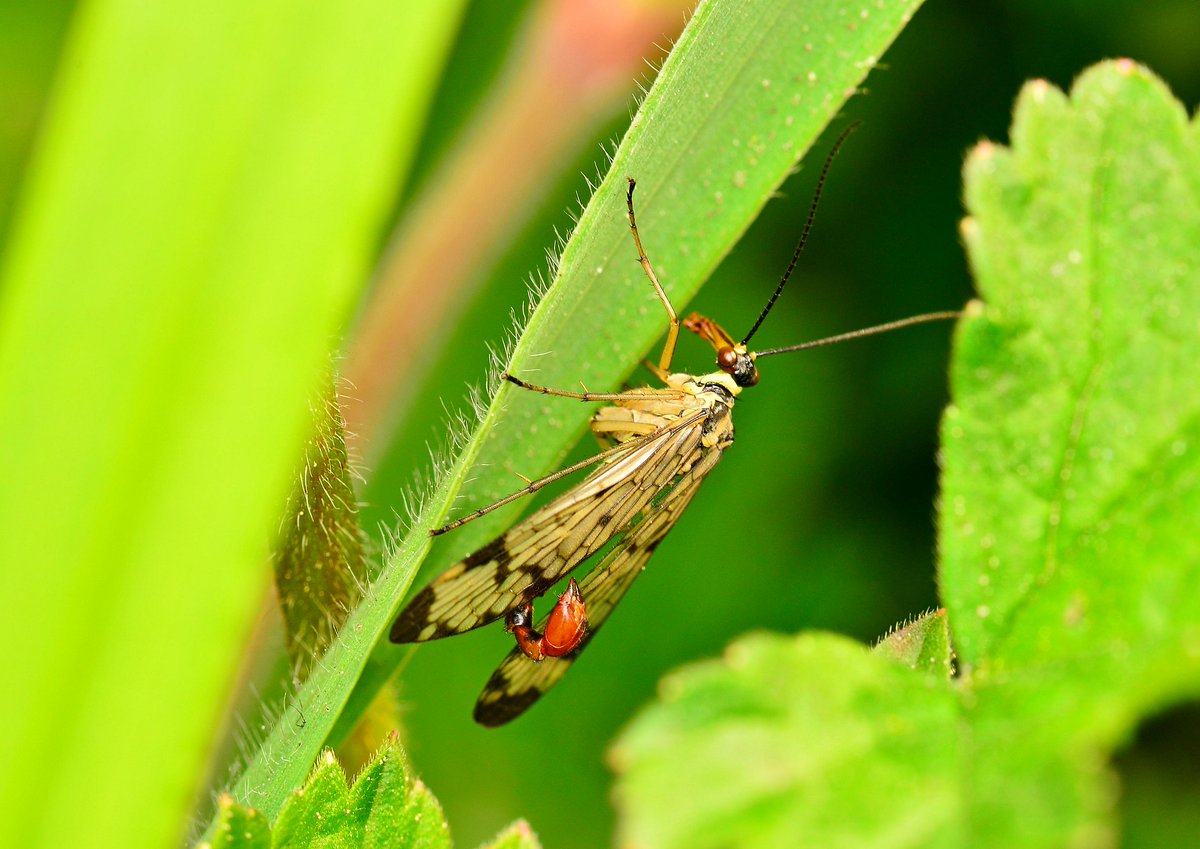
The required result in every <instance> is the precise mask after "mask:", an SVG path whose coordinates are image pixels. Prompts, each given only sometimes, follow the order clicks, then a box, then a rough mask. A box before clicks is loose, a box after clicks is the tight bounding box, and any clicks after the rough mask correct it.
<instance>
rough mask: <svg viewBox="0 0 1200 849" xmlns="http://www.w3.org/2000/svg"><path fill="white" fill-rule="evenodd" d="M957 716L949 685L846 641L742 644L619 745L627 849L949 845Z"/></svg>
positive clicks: (684, 682) (615, 755)
mask: <svg viewBox="0 0 1200 849" xmlns="http://www.w3.org/2000/svg"><path fill="white" fill-rule="evenodd" d="M957 711H958V707H957V704H956V700H955V698H954V694H953V692H952V690H951V687H950V684H949V682H948V681H946V680H945V679H943V680H941V681H940V682H939V681H935V680H933V679H930V678H927V677H926V676H924V675H922V674H919V673H916V672H914V671H913V670H911V669H906V668H905V667H904V666H903V665H901V664H898V663H894V662H892V661H890V660H888V659H886V658H884V657H881V656H879V655H874V654H872V653H871V652H869V651H868V650H867V649H866V648H865V647H863V646H862V645H860V644H857V643H854V642H852V641H850V640H847V639H845V638H841V637H835V636H832V635H826V634H811V635H806V636H803V637H799V638H787V637H782V636H775V635H756V636H751V637H747V638H744V639H742V640H739V641H737V642H736V643H734V644H732V645H731V646H730V647H729V649H728V650H727V651H726V654H725V657H724V658H723V659H722V660H721V661H712V662H708V663H704V664H697V665H696V666H693V667H685V668H684V669H683V670H682V671H680V672H679V673H676V674H675V675H673V676H672V677H670V678H667V679H666V680H665V681H664V682H663V684H662V698H661V701H660V702H659V703H657V704H656V705H654V706H653V707H652V708H649V709H648V710H646V711H645V712H644V713H643V714H641V715H640V716H639V717H638V719H637V721H636V722H635V723H634V724H633V725H632V726H631V727H630V728H629V730H628V731H627V732H626V733H625V734H624V735H622V737H621V739H620V741H619V743H618V744H617V746H616V748H614V750H613V752H612V762H613V764H614V767H615V768H616V769H617V771H618V772H619V773H621V780H620V782H619V783H618V785H617V791H616V792H617V802H618V806H619V807H620V808H621V809H622V812H623V821H622V823H621V828H620V831H619V839H618V842H619V843H621V844H622V845H638V846H656V847H672V846H679V847H684V846H686V847H692V849H704V847H749V846H753V847H780V849H793V848H794V847H796V846H809V845H811V846H914V847H915V846H922V847H929V846H939V845H948V844H947V843H946V842H945V841H944V839H942V838H941V837H940V836H939V835H942V834H943V833H944V832H945V830H946V827H947V825H949V824H950V823H952V822H953V821H954V820H955V819H956V818H957V816H958V805H959V801H958V798H957V794H958V788H957V787H956V781H955V778H954V776H955V770H956V768H957V764H958V750H959V746H960V743H959V742H958V740H957V739H956V736H955V735H954V734H951V733H947V731H948V729H952V728H953V727H954V723H955V721H956V716H957Z"/></svg>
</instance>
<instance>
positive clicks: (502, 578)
mask: <svg viewBox="0 0 1200 849" xmlns="http://www.w3.org/2000/svg"><path fill="white" fill-rule="evenodd" d="M691 413H692V414H691V415H689V416H686V417H684V418H682V419H680V420H678V421H677V422H676V423H675V424H673V425H671V426H670V427H666V428H663V429H661V430H660V431H658V432H657V433H656V434H655V435H654V436H653V438H651V439H649V440H646V441H644V442H641V443H638V444H637V445H636V446H632V447H631V448H630V449H629V452H628V453H626V454H622V455H620V456H619V457H618V458H616V459H613V460H610V461H609V462H608V463H606V464H605V465H603V466H601V467H600V468H598V469H597V470H596V471H595V472H593V473H592V474H591V475H590V476H588V477H587V478H586V479H584V480H583V481H582V482H581V483H580V484H579V486H577V487H575V488H574V489H572V490H570V491H569V492H566V493H564V494H563V495H562V496H560V497H559V498H557V499H555V500H554V501H552V502H551V503H550V504H548V505H546V506H545V507H543V508H542V509H540V510H538V511H537V512H536V513H533V514H532V515H531V516H529V518H527V519H525V520H524V521H522V522H521V523H519V524H518V525H516V526H514V527H513V528H512V529H511V530H509V531H508V532H507V533H505V534H502V535H500V536H498V537H496V539H494V540H492V541H491V542H490V543H488V544H487V545H485V546H483V548H481V549H479V550H478V551H476V552H475V553H474V554H472V555H470V556H469V557H467V558H466V559H465V560H462V561H460V562H459V563H456V564H455V565H454V566H451V567H450V568H449V569H447V570H446V571H445V572H444V573H442V575H441V576H440V577H438V578H437V579H436V580H435V581H433V582H432V583H431V584H429V585H428V586H427V587H425V588H424V589H423V590H421V592H419V593H417V595H416V596H414V597H413V599H412V601H410V602H409V604H408V606H407V607H406V608H405V609H404V610H403V611H402V612H401V614H400V617H399V618H398V619H397V620H396V622H395V624H394V625H393V626H392V632H391V640H392V642H395V643H411V642H421V641H424V640H436V639H440V638H442V637H449V636H452V635H454V634H461V633H463V632H464V631H470V630H472V629H474V628H478V627H480V626H482V625H486V624H488V623H489V622H494V621H495V620H497V619H500V618H501V617H503V616H504V615H505V614H506V613H508V612H509V611H510V610H513V609H514V608H516V607H518V606H520V605H522V604H524V603H525V602H527V601H532V600H534V599H536V598H538V597H539V596H541V595H542V594H544V593H545V592H546V591H547V590H549V589H550V588H551V587H552V586H554V584H555V583H557V582H558V580H559V579H560V578H562V577H563V576H564V575H566V574H567V573H568V572H570V571H571V570H572V569H574V568H575V567H576V566H578V565H579V564H580V563H582V562H583V561H584V560H586V559H587V558H588V557H590V556H591V555H593V554H595V553H596V552H597V551H599V550H600V549H601V548H603V547H604V545H605V544H606V543H607V542H608V541H609V540H610V539H612V537H613V536H614V535H616V534H618V533H620V532H621V531H623V530H624V529H625V528H627V527H628V526H629V525H630V523H632V522H633V520H634V519H635V518H636V517H637V516H638V515H639V514H640V513H641V512H642V511H643V510H645V509H646V507H647V506H648V505H649V504H650V503H651V502H652V501H653V500H654V498H655V496H657V495H658V493H659V492H661V491H662V490H663V489H664V488H665V487H668V486H670V484H671V483H672V481H674V480H675V477H676V476H677V474H678V473H679V470H680V468H681V458H686V457H689V456H692V455H694V454H695V452H696V451H697V449H698V447H699V445H700V442H701V439H702V436H703V434H702V431H703V420H704V418H705V413H704V412H703V411H701V412H698V413H697V412H695V411H694V410H693V411H691Z"/></svg>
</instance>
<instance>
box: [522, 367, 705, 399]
mask: <svg viewBox="0 0 1200 849" xmlns="http://www.w3.org/2000/svg"><path fill="white" fill-rule="evenodd" d="M501 377H503V378H504V379H505V380H507V381H508V382H509V383H511V384H512V385H513V386H519V387H521V388H522V389H528V390H529V391H530V392H540V393H541V394H543V395H554V396H557V397H559V398H576V399H578V400H580V401H632V400H636V399H638V398H664V397H666V398H682V397H683V393H682V392H680V391H679V390H677V389H654V388H653V387H646V388H645V389H631V390H629V391H628V392H567V391H565V390H562V389H549V388H547V387H545V386H538V385H537V384H536V383H526V382H525V381H524V380H521V378H519V377H514V376H513V375H511V374H509V373H508V372H505V373H504V374H503V375H501Z"/></svg>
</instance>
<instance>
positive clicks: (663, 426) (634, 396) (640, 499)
mask: <svg viewBox="0 0 1200 849" xmlns="http://www.w3.org/2000/svg"><path fill="white" fill-rule="evenodd" d="M856 126H857V125H851V126H850V127H849V128H847V129H846V130H845V131H843V133H842V135H841V136H840V137H839V138H838V140H837V141H836V142H835V143H834V145H833V147H832V149H831V150H830V152H829V154H828V156H827V157H826V159H825V163H824V165H823V167H822V169H821V173H820V175H819V176H818V178H817V184H816V188H815V190H814V193H813V199H812V202H811V204H810V206H809V210H808V217H807V219H806V221H805V225H804V229H803V231H802V232H801V235H800V240H799V242H798V243H797V245H796V248H795V251H794V252H793V254H792V260H791V263H790V264H789V265H788V267H787V269H786V270H785V271H784V273H783V277H782V279H781V280H780V281H779V285H778V286H776V288H775V291H774V293H773V294H772V295H771V297H770V299H769V300H768V301H767V304H766V306H765V307H764V308H763V310H762V312H761V313H760V314H759V316H758V319H757V320H756V321H755V322H754V325H753V326H752V327H751V328H750V332H749V333H747V334H746V335H745V337H744V338H743V339H742V341H740V342H735V341H734V339H733V337H732V336H730V335H729V334H728V333H727V332H725V330H724V329H723V328H722V327H721V326H720V325H719V324H717V323H716V322H715V321H712V320H711V319H708V318H705V317H703V316H701V315H698V314H693V315H691V316H689V317H688V318H685V319H684V320H683V321H682V322H680V320H679V318H678V317H677V315H676V313H675V310H674V308H673V307H672V306H671V302H670V300H668V298H667V295H666V292H664V291H663V287H662V285H661V284H660V283H659V282H658V277H657V276H656V275H655V273H654V268H653V267H652V266H651V264H650V260H649V258H648V257H647V255H646V251H645V250H644V249H643V248H642V239H641V236H640V235H639V234H638V229H637V220H636V218H635V217H634V212H633V191H634V187H635V185H636V184H635V182H634V180H633V179H632V178H630V179H629V186H628V190H627V192H626V196H625V201H626V208H627V210H628V215H629V229H630V231H631V233H632V235H633V244H634V247H635V248H636V249H637V259H638V262H639V263H640V264H641V266H642V270H643V271H644V272H645V274H646V277H647V279H648V280H649V281H650V285H651V286H652V287H653V288H654V292H655V294H656V295H657V296H658V299H659V300H660V301H661V302H662V305H663V308H664V309H665V310H666V313H667V318H668V325H667V338H666V342H665V344H664V345H663V350H662V355H661V356H660V357H659V359H658V363H657V364H654V363H647V367H648V368H649V369H650V370H651V371H652V372H653V373H654V375H655V377H657V378H658V380H659V381H660V382H661V383H662V384H663V385H662V386H661V387H657V388H655V387H648V388H644V389H636V390H632V391H628V392H618V393H612V394H603V393H591V392H586V391H585V392H563V391H558V390H555V389H548V388H546V387H543V386H536V385H534V384H531V383H527V382H525V381H524V380H522V379H520V378H519V377H517V376H515V375H512V374H507V373H506V374H504V375H503V378H504V380H506V381H507V382H509V383H511V384H513V385H515V386H518V387H521V388H523V389H526V390H530V391H533V392H541V393H543V394H547V395H556V396H560V397H564V398H574V399H578V400H582V401H605V402H609V404H608V405H607V406H604V407H601V408H600V409H599V410H597V411H596V413H595V414H594V415H593V417H592V420H591V430H592V432H593V433H594V434H595V436H596V437H597V438H598V439H599V440H600V442H601V444H602V446H605V450H603V451H601V452H600V453H599V454H597V455H595V456H594V457H591V458H589V459H587V460H584V461H583V462H580V463H576V464H574V465H572V466H569V467H567V468H565V469H561V470H559V471H558V472H555V473H554V474H551V475H549V476H547V477H545V478H541V479H540V480H536V481H531V482H529V484H528V485H527V486H525V487H524V488H523V489H521V490H518V491H517V492H515V493H513V494H512V495H510V496H508V497H506V498H503V499H501V500H500V501H497V502H496V503H494V504H491V505H489V506H487V507H483V508H481V509H479V510H476V511H474V512H473V513H470V514H468V515H466V516H464V517H462V518H460V519H457V520H455V521H453V522H451V523H450V524H448V525H445V526H444V527H441V528H438V529H437V530H435V531H433V533H434V534H441V533H445V532H447V531H450V530H453V529H454V528H457V527H459V526H460V525H462V524H465V523H466V522H469V521H471V520H472V519H476V518H479V517H480V516H483V515H485V514H486V513H490V512H491V511H492V510H495V509H496V508H498V507H501V506H503V505H505V504H509V503H511V502H512V501H514V500H516V499H518V498H521V497H523V496H525V495H529V494H531V493H533V492H536V491H538V490H539V489H541V488H543V487H544V486H546V485H547V484H550V483H552V482H554V481H557V480H560V479H561V478H563V477H565V476H567V475H569V474H572V473H574V472H577V471H580V470H582V469H585V468H587V467H589V466H596V469H595V470H594V471H593V472H592V473H591V474H590V475H588V476H587V477H586V478H584V479H583V480H582V481H580V483H579V484H578V485H577V486H575V487H574V488H573V489H571V490H569V491H567V492H566V493H564V494H563V495H561V496H559V497H558V498H557V499H555V500H553V501H551V502H550V503H549V504H548V505H546V506H545V507H542V508H541V509H539V510H537V511H536V512H534V513H533V514H532V515H530V516H529V517H528V518H526V519H524V520H522V521H520V522H519V523H518V524H516V525H515V526H513V527H512V528H511V529H510V530H508V531H507V532H505V533H503V534H501V535H500V536H498V537H497V538H496V539H494V540H492V541H491V542H489V543H488V544H487V545H485V546H483V547H482V548H480V549H479V550H478V551H476V552H475V553H473V554H471V555H469V556H468V557H467V558H466V559H465V560H462V561H460V562H459V563H456V564H454V565H453V566H451V567H450V568H449V569H447V570H446V571H445V572H443V573H442V574H441V576H439V577H438V578H437V579H435V580H434V581H433V582H432V583H430V584H429V585H428V586H426V587H425V588H424V589H422V590H421V591H420V592H419V593H417V594H416V595H415V596H414V597H413V598H412V600H411V601H410V602H409V603H408V606H407V607H405V608H404V610H403V611H401V613H400V615H399V617H398V618H397V619H396V622H395V624H394V625H393V626H392V631H391V640H392V642H395V643H412V642H422V641H425V640H436V639H441V638H442V637H450V636H453V635H455V634H461V633H463V632H465V631H470V630H472V629H474V628H479V627H481V626H483V625H487V624H489V623H491V622H494V621H496V620H498V619H504V623H505V628H506V630H507V631H508V632H509V633H511V634H512V635H513V637H514V638H515V641H516V647H515V648H513V649H512V651H511V652H510V653H509V654H508V656H507V657H505V658H504V660H503V661H501V663H500V666H499V667H497V669H496V670H495V672H493V673H492V676H491V678H490V679H489V680H488V682H487V684H486V685H485V686H484V688H483V692H482V693H481V694H480V696H479V700H478V701H477V702H476V704H475V713H474V716H475V720H476V721H477V722H479V723H480V724H482V725H486V726H498V725H503V724H504V723H506V722H509V721H510V720H512V719H515V718H516V717H517V716H519V715H520V714H521V713H523V712H524V711H525V710H527V709H528V708H529V707H530V706H531V705H532V704H533V703H534V702H536V701H537V700H538V699H539V698H540V697H541V696H542V694H543V693H545V692H546V691H547V690H549V689H550V688H551V687H552V686H553V685H554V684H556V683H557V682H558V680H559V679H560V678H562V676H563V675H564V674H565V673H566V671H567V669H568V668H570V666H571V664H572V663H573V662H574V661H575V658H577V657H578V656H579V654H580V652H582V651H583V650H584V648H586V647H587V644H588V643H589V642H590V641H591V639H592V638H593V637H595V636H596V633H597V632H598V631H599V630H600V627H601V626H602V625H603V624H604V622H605V621H606V620H607V619H608V617H609V614H611V613H612V611H613V608H614V607H616V605H617V602H619V601H620V600H621V597H622V596H624V594H625V591H626V590H628V589H629V587H630V585H631V584H632V583H633V581H634V579H635V578H637V576H638V574H639V573H640V572H641V571H642V569H643V568H644V567H645V565H646V563H647V561H648V560H649V559H650V556H651V555H652V554H653V553H654V549H655V548H656V547H657V546H658V544H659V543H660V542H662V540H663V537H665V536H666V535H667V533H668V532H670V530H671V528H673V527H674V526H675V523H676V522H678V521H679V517H680V516H681V515H682V513H683V511H684V508H686V507H687V505H688V504H689V503H690V502H691V500H692V498H693V497H694V496H695V495H696V492H697V490H698V489H699V488H700V484H701V483H702V482H703V481H704V479H705V477H707V476H708V473H709V472H710V471H712V469H713V467H714V466H716V464H717V462H718V461H719V460H720V459H721V456H722V454H724V453H725V450H726V449H727V448H729V446H730V445H732V444H733V420H732V417H731V412H732V410H733V405H734V402H735V401H736V399H737V397H738V395H740V394H741V392H742V390H743V389H745V388H747V387H750V386H754V385H755V384H757V383H758V377H759V375H758V368H757V365H756V362H757V361H758V360H760V359H762V358H763V357H767V356H772V355H775V354H782V353H786V352H791V351H799V350H803V349H805V348H813V347H817V346H820V345H828V344H832V343H834V342H841V341H844V340H847V339H853V338H858V337H861V336H869V335H873V334H876V333H883V332H886V331H889V330H895V329H898V328H901V327H908V326H910V325H914V324H922V323H925V322H930V321H941V320H946V319H953V318H957V317H958V315H959V313H958V312H935V313H927V314H924V315H918V316H913V317H911V318H906V319H902V320H900V321H894V322H890V323H888V324H882V325H877V326H875V327H868V328H865V329H862V330H857V331H853V332H850V333H844V334H840V335H838V336H832V337H828V338H826V339H819V340H816V341H813V342H806V343H803V344H800V345H792V346H789V347H784V348H772V349H768V350H763V351H751V350H750V349H749V348H748V345H749V342H750V339H751V337H752V336H754V334H755V333H756V332H757V331H758V329H759V327H760V326H761V325H762V322H763V320H764V319H765V318H766V317H767V314H768V313H769V312H770V311H771V308H772V307H773V306H774V305H775V302H776V300H777V299H778V298H779V295H780V293H782V291H783V288H784V286H785V285H786V284H787V282H788V279H789V277H791V274H792V271H793V270H794V269H795V267H796V262H797V260H798V259H799V256H800V253H801V251H803V249H804V245H805V242H806V241H807V240H808V235H809V232H810V231H811V229H812V225H813V220H814V217H815V215H816V210H817V204H818V202H819V200H820V198H821V191H822V189H823V187H824V184H825V179H826V177H827V176H828V173H829V168H830V165H831V163H832V162H833V158H834V156H836V154H837V152H838V149H839V148H840V147H841V146H842V143H843V142H844V141H845V140H846V137H847V136H848V135H849V133H850V132H851V131H852V130H854V129H855V127H856ZM681 323H682V325H683V327H684V328H685V329H687V330H689V331H691V332H693V333H695V334H696V335H698V336H700V337H701V338H702V339H704V340H705V341H706V342H708V343H709V344H710V345H712V347H713V349H714V350H715V351H716V355H717V357H716V358H717V369H718V370H717V371H715V372H713V373H711V374H704V375H691V374H683V373H678V372H672V371H671V360H672V357H673V356H674V353H675V343H676V341H677V339H678V336H679V327H680V324H681ZM610 542H612V543H613V545H612V547H611V548H610V549H609V551H608V552H607V553H606V554H605V555H604V557H603V559H601V560H600V562H599V563H597V564H596V565H595V567H594V568H592V570H591V571H590V572H588V574H587V576H586V577H584V578H583V580H582V581H580V582H578V583H577V582H576V581H575V579H574V578H572V579H571V580H570V583H569V584H568V587H567V589H566V591H565V592H564V593H563V594H562V595H561V596H560V597H559V599H558V602H557V603H556V604H555V606H554V607H553V609H552V610H551V611H550V613H549V614H548V615H546V616H545V617H544V618H543V620H542V621H541V622H540V623H538V624H537V625H536V626H535V625H534V621H533V619H534V617H533V602H534V600H535V599H538V598H540V597H541V596H543V595H544V594H545V593H546V592H548V591H549V590H550V588H551V587H553V586H554V585H555V584H556V583H558V581H559V580H561V579H562V578H563V577H565V576H567V575H568V574H570V573H571V572H573V571H574V570H575V569H576V568H577V567H578V566H579V565H580V564H581V563H583V562H584V561H585V560H587V559H588V558H590V557H591V556H592V555H594V554H596V553H597V552H599V551H600V550H601V549H602V548H604V547H605V546H606V545H608V544H609V543H610Z"/></svg>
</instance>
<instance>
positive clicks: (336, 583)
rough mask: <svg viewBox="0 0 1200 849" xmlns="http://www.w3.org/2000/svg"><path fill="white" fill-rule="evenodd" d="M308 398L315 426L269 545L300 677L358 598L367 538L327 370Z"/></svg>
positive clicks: (289, 646) (343, 422)
mask: <svg viewBox="0 0 1200 849" xmlns="http://www.w3.org/2000/svg"><path fill="white" fill-rule="evenodd" d="M314 399H315V401H313V402H310V404H309V412H310V413H311V414H312V422H313V428H314V432H313V434H312V435H311V436H310V437H309V439H308V441H307V442H306V443H305V446H304V465H303V468H302V469H301V470H300V472H299V475H298V477H297V480H296V483H295V485H294V487H293V490H292V497H291V501H290V503H289V505H288V510H287V515H286V516H285V518H284V526H283V531H282V533H281V535H280V541H279V544H278V546H277V547H276V550H275V590H276V592H277V593H278V595H279V609H280V612H281V613H282V614H283V623H284V636H285V638H286V641H287V651H288V657H289V658H290V659H291V661H292V668H293V670H294V671H295V677H296V678H297V679H298V680H301V681H303V680H304V679H305V678H307V677H308V673H309V670H310V669H311V667H312V665H313V664H314V663H316V661H317V660H318V659H319V658H320V657H321V655H323V654H324V653H325V651H326V650H327V649H328V648H329V646H330V645H331V644H332V642H333V638H334V635H335V634H336V633H337V632H338V629H340V628H341V627H342V625H343V624H344V623H345V621H346V616H347V614H348V613H349V611H350V609H351V608H352V607H353V606H354V605H355V604H356V603H357V602H358V600H359V598H360V596H361V592H360V591H359V587H360V586H361V583H360V582H361V581H364V580H366V575H367V570H366V564H365V554H364V548H365V544H366V537H365V535H364V534H363V532H362V528H361V527H360V526H359V522H358V501H357V496H356V495H355V493H354V481H353V478H352V470H351V468H350V462H349V459H348V458H347V456H346V420H345V418H343V416H342V409H341V406H340V405H339V404H338V397H337V391H336V389H335V388H334V381H333V378H332V376H331V375H328V374H327V375H326V377H325V381H324V384H323V386H322V387H321V390H320V391H319V392H318V393H317V394H315V395H314Z"/></svg>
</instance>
